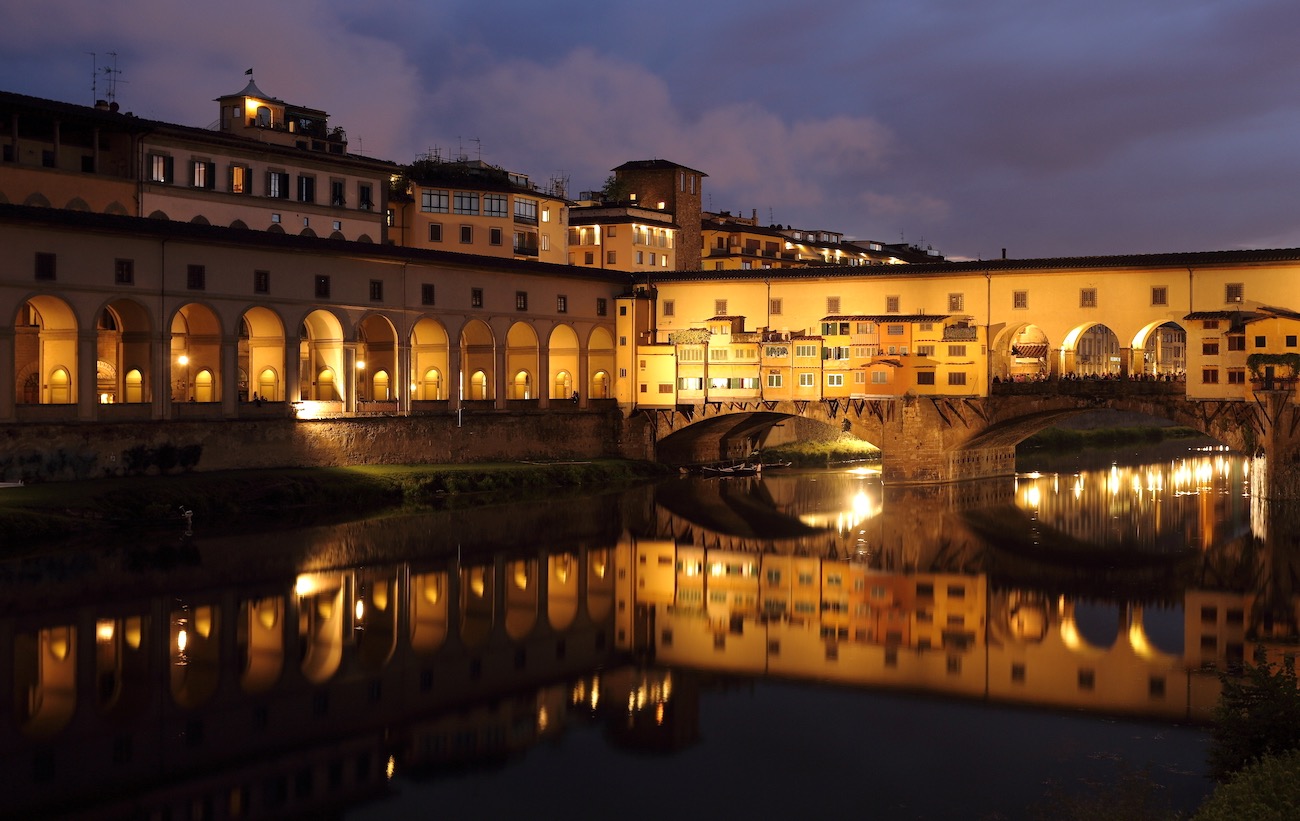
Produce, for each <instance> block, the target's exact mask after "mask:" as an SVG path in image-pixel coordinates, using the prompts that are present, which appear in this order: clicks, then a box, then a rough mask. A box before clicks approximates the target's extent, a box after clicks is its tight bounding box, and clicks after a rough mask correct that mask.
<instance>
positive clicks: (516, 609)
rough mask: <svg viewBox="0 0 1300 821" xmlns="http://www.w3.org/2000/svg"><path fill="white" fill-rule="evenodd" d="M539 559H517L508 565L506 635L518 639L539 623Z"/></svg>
mask: <svg viewBox="0 0 1300 821" xmlns="http://www.w3.org/2000/svg"><path fill="white" fill-rule="evenodd" d="M537 589H538V581H537V561H536V560H535V559H517V560H515V561H512V562H510V563H509V564H507V565H506V589H505V596H506V635H507V636H509V637H510V638H512V639H514V640H516V641H518V640H519V639H522V638H524V637H525V636H527V635H528V634H529V633H530V632H532V630H533V626H534V625H536V624H537Z"/></svg>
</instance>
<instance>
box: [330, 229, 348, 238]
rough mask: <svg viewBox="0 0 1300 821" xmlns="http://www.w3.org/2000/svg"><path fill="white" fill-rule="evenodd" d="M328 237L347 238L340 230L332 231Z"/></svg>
mask: <svg viewBox="0 0 1300 821" xmlns="http://www.w3.org/2000/svg"><path fill="white" fill-rule="evenodd" d="M330 239H347V237H345V236H343V232H342V231H334V232H333V233H331V234H330Z"/></svg>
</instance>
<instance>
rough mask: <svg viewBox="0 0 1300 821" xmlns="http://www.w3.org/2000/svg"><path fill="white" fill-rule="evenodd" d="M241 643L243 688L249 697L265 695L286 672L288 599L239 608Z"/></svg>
mask: <svg viewBox="0 0 1300 821" xmlns="http://www.w3.org/2000/svg"><path fill="white" fill-rule="evenodd" d="M239 621H240V625H241V629H240V631H239V636H238V641H239V644H240V647H239V651H240V655H241V656H242V660H243V672H242V673H241V674H240V677H239V684H240V686H241V687H242V688H243V690H244V692H246V693H264V692H266V691H267V690H270V689H271V688H272V687H274V686H275V683H276V682H277V681H279V680H280V674H281V672H282V671H283V670H284V623H285V619H284V599H282V598H280V597H278V596H273V597H267V598H262V599H249V600H245V601H242V602H240V604H239Z"/></svg>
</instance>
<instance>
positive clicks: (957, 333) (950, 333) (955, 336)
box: [943, 325, 980, 342]
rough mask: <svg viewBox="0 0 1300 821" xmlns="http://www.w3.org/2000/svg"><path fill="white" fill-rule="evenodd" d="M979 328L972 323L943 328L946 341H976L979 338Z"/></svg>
mask: <svg viewBox="0 0 1300 821" xmlns="http://www.w3.org/2000/svg"><path fill="white" fill-rule="evenodd" d="M979 332H980V331H979V328H976V327H974V326H971V325H948V326H947V327H945V328H944V329H943V341H944V342H974V341H975V340H977V339H979Z"/></svg>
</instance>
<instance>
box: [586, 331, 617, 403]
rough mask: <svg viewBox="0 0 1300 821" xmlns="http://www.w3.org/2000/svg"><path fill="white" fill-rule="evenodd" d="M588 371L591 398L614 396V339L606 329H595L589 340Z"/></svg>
mask: <svg viewBox="0 0 1300 821" xmlns="http://www.w3.org/2000/svg"><path fill="white" fill-rule="evenodd" d="M587 369H588V370H587V372H588V373H589V374H590V376H589V377H588V379H589V380H590V382H591V385H590V386H589V388H588V393H589V395H590V396H591V398H592V399H609V398H610V397H611V396H613V395H614V394H613V390H614V385H613V382H612V381H611V380H610V374H612V373H613V372H614V337H613V336H612V335H611V334H610V332H609V331H607V330H606V329H604V328H595V329H593V330H592V332H591V336H590V337H589V338H588V339H587Z"/></svg>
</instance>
